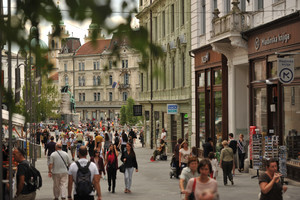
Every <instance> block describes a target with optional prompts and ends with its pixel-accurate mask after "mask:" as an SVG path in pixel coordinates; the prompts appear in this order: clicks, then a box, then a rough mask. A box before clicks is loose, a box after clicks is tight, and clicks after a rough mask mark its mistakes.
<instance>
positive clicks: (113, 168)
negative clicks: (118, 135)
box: [105, 144, 119, 193]
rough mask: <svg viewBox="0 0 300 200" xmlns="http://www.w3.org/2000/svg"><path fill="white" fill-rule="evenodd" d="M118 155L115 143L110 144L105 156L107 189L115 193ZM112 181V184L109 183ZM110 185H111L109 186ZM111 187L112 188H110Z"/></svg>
mask: <svg viewBox="0 0 300 200" xmlns="http://www.w3.org/2000/svg"><path fill="white" fill-rule="evenodd" d="M118 155H119V152H118V151H117V147H116V145H113V144H110V145H109V149H108V152H107V153H106V157H105V166H106V172H107V176H108V177H107V178H108V191H109V192H110V191H112V193H115V188H116V178H117V169H118ZM111 182H112V184H111ZM111 186H112V187H111ZM111 189H112V190H111Z"/></svg>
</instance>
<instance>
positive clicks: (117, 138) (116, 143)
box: [115, 136, 120, 145]
mask: <svg viewBox="0 0 300 200" xmlns="http://www.w3.org/2000/svg"><path fill="white" fill-rule="evenodd" d="M119 142H120V140H119V136H116V137H115V145H118V144H119Z"/></svg>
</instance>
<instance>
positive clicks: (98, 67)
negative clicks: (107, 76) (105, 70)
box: [97, 61, 100, 70]
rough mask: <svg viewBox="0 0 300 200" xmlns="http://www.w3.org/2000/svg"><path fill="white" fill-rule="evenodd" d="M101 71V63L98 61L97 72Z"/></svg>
mask: <svg viewBox="0 0 300 200" xmlns="http://www.w3.org/2000/svg"><path fill="white" fill-rule="evenodd" d="M99 69H100V62H99V61H97V70H99Z"/></svg>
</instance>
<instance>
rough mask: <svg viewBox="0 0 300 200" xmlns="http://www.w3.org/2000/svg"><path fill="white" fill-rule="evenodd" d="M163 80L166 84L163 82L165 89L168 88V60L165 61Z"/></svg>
mask: <svg viewBox="0 0 300 200" xmlns="http://www.w3.org/2000/svg"><path fill="white" fill-rule="evenodd" d="M163 68H164V69H163V70H164V71H163V73H164V74H163V76H164V77H163V82H164V84H163V89H166V88H167V67H166V62H163Z"/></svg>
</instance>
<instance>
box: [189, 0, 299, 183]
mask: <svg viewBox="0 0 300 200" xmlns="http://www.w3.org/2000/svg"><path fill="white" fill-rule="evenodd" d="M299 8H300V1H299V0H291V1H286V0H265V1H263V0H258V1H246V0H240V1H239V0H232V1H230V0H228V1H218V0H215V1H205V0H202V1H196V0H192V1H191V13H192V14H191V18H192V21H193V22H194V23H192V27H191V32H192V33H191V38H192V50H191V52H192V54H193V57H194V59H193V61H192V70H193V71H192V84H193V85H192V93H193V94H195V96H193V99H192V101H193V102H195V103H194V104H193V107H192V110H193V116H195V119H196V120H193V121H192V123H193V131H195V132H196V137H195V141H196V145H197V146H198V147H199V148H202V144H203V142H204V141H205V139H207V138H208V137H212V138H213V140H214V144H215V148H216V149H217V150H218V147H219V143H220V142H221V140H223V139H227V138H228V133H230V132H232V133H234V134H235V136H236V138H237V136H238V134H241V133H242V134H244V135H245V136H246V140H248V139H249V127H250V126H255V127H256V128H257V129H258V131H259V132H260V133H261V134H262V135H263V136H271V135H276V136H278V137H279V145H285V146H286V147H287V149H288V152H289V155H288V160H289V159H295V158H296V154H297V152H300V149H299V148H298V149H295V147H293V145H292V144H291V140H293V142H297V141H298V140H299V139H298V140H297V133H298V132H299V127H298V125H297V124H296V123H295V121H294V119H297V112H298V111H297V110H298V107H297V106H298V104H299V98H298V96H299V95H298V90H297V89H298V85H299V80H298V79H299V73H298V70H299V63H298V60H299V58H298V57H299V56H298V55H299V52H300V51H299V39H298V37H297V36H296V35H298V34H299V33H298V32H299V11H298V10H299ZM196 13H201V15H197V14H196ZM278 57H283V58H293V59H294V73H292V74H291V73H290V74H289V73H285V75H284V76H286V77H288V76H290V75H293V80H292V82H291V83H282V82H281V81H280V79H281V77H280V76H281V75H282V74H284V73H281V74H280V71H279V67H278ZM277 72H278V73H277ZM220 74H221V79H222V80H221V81H220V78H219V77H220ZM282 76H283V75H282ZM216 80H217V83H216ZM220 91H222V94H221V95H220V93H218V92H220ZM220 97H221V100H220ZM220 101H221V102H222V103H221V106H220V103H219V102H220ZM220 111H221V113H220ZM298 118H299V117H298ZM220 130H221V131H220ZM293 144H294V143H293ZM295 152H296V153H295ZM287 165H288V169H289V170H288V176H289V177H295V173H299V172H297V171H296V170H293V169H292V166H293V165H292V164H291V162H290V161H288V163H287ZM291 173H292V174H293V175H291Z"/></svg>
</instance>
